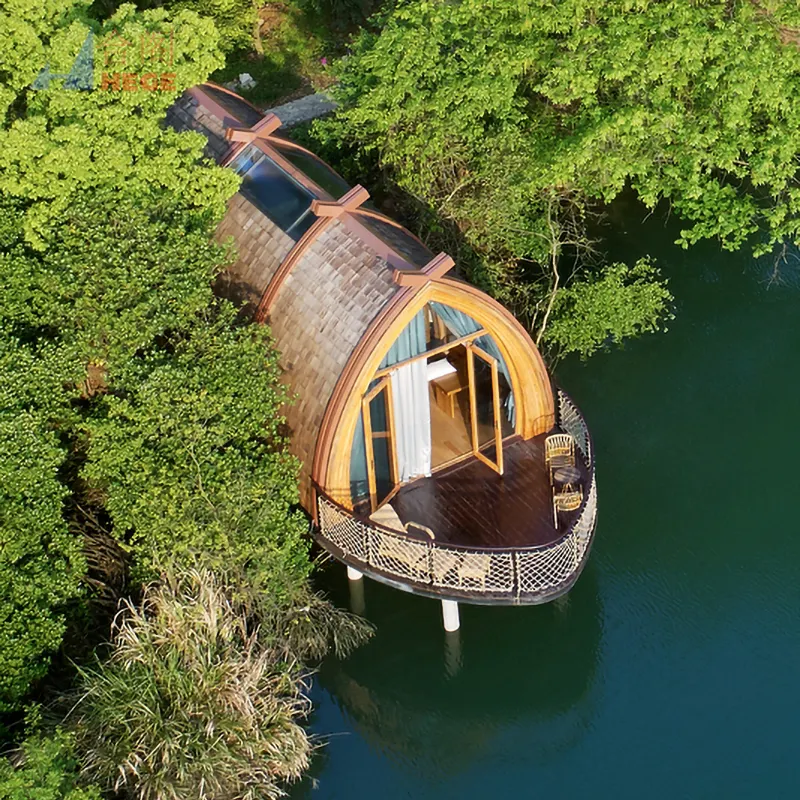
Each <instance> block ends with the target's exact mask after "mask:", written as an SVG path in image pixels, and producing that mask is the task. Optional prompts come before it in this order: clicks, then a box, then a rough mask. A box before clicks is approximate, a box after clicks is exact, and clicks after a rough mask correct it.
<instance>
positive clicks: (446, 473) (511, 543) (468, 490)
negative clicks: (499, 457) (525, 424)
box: [391, 434, 588, 547]
mask: <svg viewBox="0 0 800 800" xmlns="http://www.w3.org/2000/svg"><path fill="white" fill-rule="evenodd" d="M546 435H547V434H543V435H541V436H537V437H535V438H534V439H530V440H528V441H522V440H521V439H519V438H516V439H513V440H510V441H507V442H505V444H504V447H503V454H504V459H505V472H504V475H502V476H500V475H498V474H497V473H496V472H494V471H493V470H492V469H490V468H489V467H487V466H486V465H485V464H483V463H481V462H480V461H478V460H477V459H476V458H474V457H473V458H469V459H468V460H466V461H463V462H461V463H460V464H456V465H455V466H453V467H451V468H449V469H445V470H442V471H440V472H435V473H434V474H433V476H432V477H430V478H421V479H419V480H416V481H414V482H413V483H409V484H408V485H407V486H404V487H403V488H401V489H400V491H399V492H398V493H397V494H396V495H395V496H394V498H393V499H392V501H391V503H392V506H393V507H394V509H395V511H396V512H397V514H398V516H399V517H400V519H401V520H402V521H403V522H409V521H412V520H413V521H414V522H421V523H423V524H424V525H427V526H428V527H429V528H430V529H431V530H432V531H433V532H434V533H435V535H436V541H437V543H441V544H446V543H451V544H460V545H466V546H470V547H529V546H532V545H545V544H550V543H551V542H554V541H556V540H558V539H559V538H560V537H561V536H563V534H564V531H565V530H566V529H567V528H568V526H569V525H570V524H571V523H572V521H573V518H574V517H575V516H576V513H577V512H576V513H572V514H566V513H563V512H562V513H560V514H559V530H556V529H555V527H554V524H553V501H552V489H551V487H550V481H549V478H548V475H547V470H546V468H545V464H544V440H545V438H546ZM578 466H579V468H580V470H581V473H582V482H583V484H584V486H585V485H586V477H587V474H588V473H587V469H586V465H585V464H584V463H582V460H581V458H580V454H578Z"/></svg>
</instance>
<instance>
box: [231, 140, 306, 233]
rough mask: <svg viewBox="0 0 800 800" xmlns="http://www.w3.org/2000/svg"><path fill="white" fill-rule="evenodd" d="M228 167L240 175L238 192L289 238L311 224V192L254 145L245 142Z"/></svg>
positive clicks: (302, 231)
mask: <svg viewBox="0 0 800 800" xmlns="http://www.w3.org/2000/svg"><path fill="white" fill-rule="evenodd" d="M231 167H232V168H233V169H234V170H235V171H236V172H237V173H238V174H239V175H241V176H242V185H241V188H240V189H239V191H240V192H241V193H242V194H243V195H244V196H245V197H246V198H247V199H248V200H249V201H250V202H251V203H252V204H253V205H254V206H256V207H257V208H258V209H259V210H260V211H262V212H263V213H264V214H266V215H267V216H268V217H269V218H270V219H271V220H272V221H273V222H274V223H275V224H276V225H277V226H278V227H279V228H280V229H281V230H282V231H283V232H284V233H287V234H288V235H289V236H291V237H292V239H294V240H295V241H297V240H298V239H299V238H300V237H301V236H302V235H303V234H304V233H305V232H306V231H307V230H308V229H309V228H310V227H311V225H312V224H313V223H314V220H315V219H316V217H315V216H314V214H313V213H312V211H311V201H312V200H313V199H314V197H313V195H312V194H311V193H310V192H309V191H308V190H307V189H305V188H304V187H303V186H301V185H300V184H299V183H297V181H295V180H294V178H292V177H291V176H290V175H289V174H288V173H287V172H285V171H284V170H283V169H281V168H280V167H279V166H278V165H277V164H276V163H275V162H274V161H273V160H272V159H271V158H269V157H268V156H266V155H265V154H264V153H262V152H261V150H259V149H258V148H257V147H255V146H253V145H248V146H247V147H246V148H245V149H244V150H243V151H242V153H241V154H240V155H238V156H237V157H236V158H235V159H234V160H233V162H232V163H231Z"/></svg>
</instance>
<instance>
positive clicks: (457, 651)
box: [444, 631, 461, 678]
mask: <svg viewBox="0 0 800 800" xmlns="http://www.w3.org/2000/svg"><path fill="white" fill-rule="evenodd" d="M460 669H461V632H460V631H449V632H447V633H445V635H444V670H445V673H446V674H447V677H448V678H455V676H456V675H458V671H459V670H460Z"/></svg>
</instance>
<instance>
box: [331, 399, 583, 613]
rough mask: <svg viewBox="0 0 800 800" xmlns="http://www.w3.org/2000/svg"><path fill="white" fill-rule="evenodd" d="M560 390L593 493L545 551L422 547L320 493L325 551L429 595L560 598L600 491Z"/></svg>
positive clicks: (578, 424)
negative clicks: (355, 514)
mask: <svg viewBox="0 0 800 800" xmlns="http://www.w3.org/2000/svg"><path fill="white" fill-rule="evenodd" d="M557 391H558V403H557V408H558V421H559V425H560V427H561V428H562V429H563V430H564V431H566V432H567V433H569V434H571V435H572V436H573V438H574V439H575V444H576V446H577V448H578V449H579V450H580V451H581V453H582V455H583V457H584V459H585V461H586V464H587V467H588V480H587V490H586V493H585V496H584V499H583V502H582V504H581V506H580V508H579V509H578V512H577V514H576V517H575V519H574V520H573V522H572V523H571V524H570V526H569V528H568V529H567V530H566V531H565V532H564V534H563V535H562V536H561V537H560V538H559V539H558V540H557V541H555V542H552V543H550V544H547V545H530V546H525V547H504V548H492V547H472V546H468V545H459V544H450V543H447V544H444V543H441V542H438V541H436V540H432V541H424V540H421V539H414V538H411V537H409V536H406V535H404V534H402V533H400V532H398V531H395V530H393V529H391V528H387V527H385V526H382V525H380V524H378V523H375V522H372V521H371V520H365V519H360V518H357V517H355V516H353V514H352V512H351V511H349V510H348V509H346V508H345V507H344V506H342V505H340V504H339V503H337V502H336V501H334V500H333V499H332V498H330V497H328V496H327V495H326V494H325V492H324V491H323V490H322V489H321V488H320V487H316V490H317V510H318V527H317V530H316V538H317V540H318V541H319V542H320V543H321V544H322V546H323V547H325V549H327V550H329V551H331V552H332V553H333V555H334V556H337V557H339V558H341V559H342V560H343V561H345V562H346V563H352V564H355V565H356V566H357V567H358V568H360V569H362V570H363V571H364V572H366V573H367V574H370V573H371V574H373V575H374V576H375V577H378V578H383V579H388V580H390V581H395V582H400V583H403V584H405V585H408V586H410V587H411V588H415V589H417V590H419V591H422V592H423V593H430V594H436V595H441V596H445V597H458V598H467V599H473V600H476V599H477V600H482V601H484V602H497V603H525V602H528V603H531V602H544V601H545V600H548V599H551V598H552V597H555V596H558V595H559V594H562V593H563V592H564V591H566V590H568V589H569V587H570V586H571V585H572V583H574V581H575V580H576V579H577V576H578V575H579V574H580V571H581V569H582V568H583V565H584V563H585V559H586V555H587V553H588V551H589V546H590V544H591V540H592V534H593V532H594V525H595V520H596V516H597V484H596V480H595V471H594V454H593V449H592V440H591V436H590V434H589V429H588V428H587V426H586V423H585V421H584V419H583V417H582V415H581V413H580V411H579V410H578V407H577V406H576V405H575V403H574V402H573V401H572V399H571V398H570V397H569V396H568V395H567V394H566V393H565V392H562V391H561V390H560V389H559V390H557Z"/></svg>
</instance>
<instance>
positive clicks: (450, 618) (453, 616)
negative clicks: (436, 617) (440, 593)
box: [442, 600, 461, 631]
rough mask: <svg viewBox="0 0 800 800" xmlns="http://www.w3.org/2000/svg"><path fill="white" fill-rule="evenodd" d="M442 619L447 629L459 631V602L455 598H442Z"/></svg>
mask: <svg viewBox="0 0 800 800" xmlns="http://www.w3.org/2000/svg"><path fill="white" fill-rule="evenodd" d="M442 619H443V620H444V629H445V630H446V631H457V630H458V629H459V627H460V626H461V623H460V621H459V619H458V603H457V602H456V601H455V600H442Z"/></svg>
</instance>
